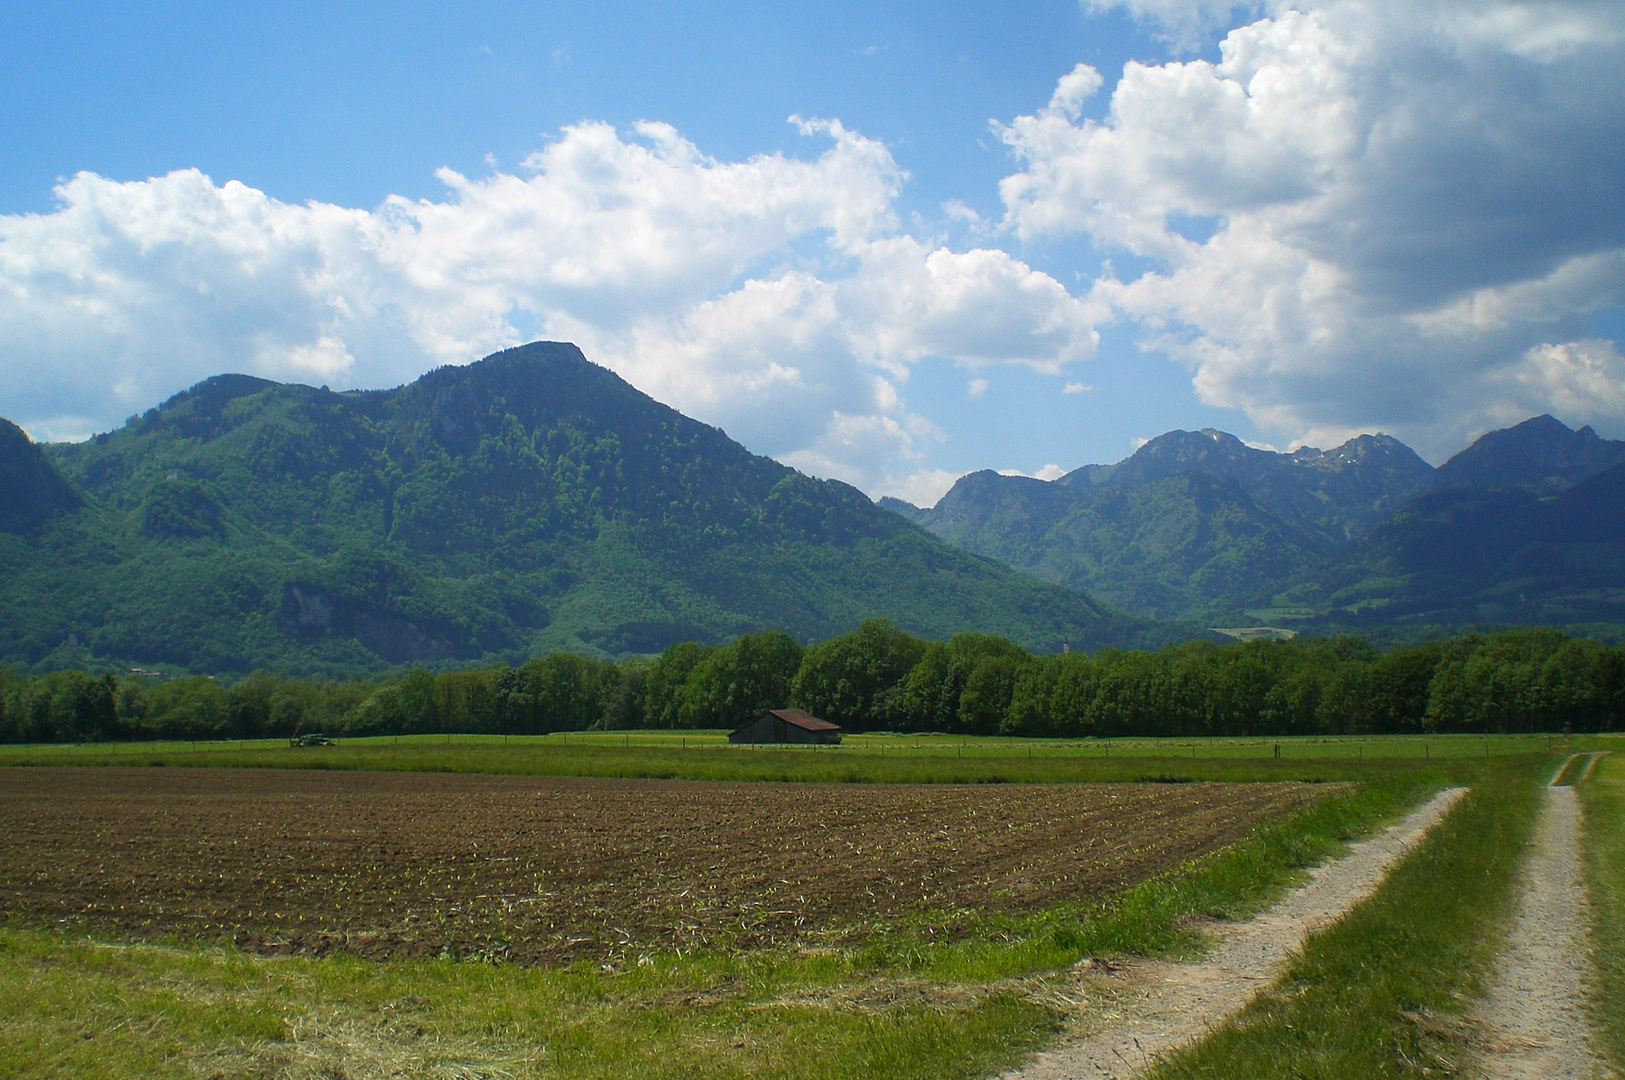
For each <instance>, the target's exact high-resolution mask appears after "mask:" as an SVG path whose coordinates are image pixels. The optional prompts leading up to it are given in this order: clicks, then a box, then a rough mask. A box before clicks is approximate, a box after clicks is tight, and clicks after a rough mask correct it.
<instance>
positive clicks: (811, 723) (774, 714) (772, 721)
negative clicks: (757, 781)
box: [728, 709, 841, 743]
mask: <svg viewBox="0 0 1625 1080" xmlns="http://www.w3.org/2000/svg"><path fill="white" fill-rule="evenodd" d="M728 741H729V742H731V743H838V742H840V741H841V728H840V725H839V724H832V723H830V722H829V721H828V720H820V719H818V717H816V716H814V715H812V714H811V713H805V712H802V711H801V710H800V709H769V710H768V711H767V712H765V713H763V714H762V715H761V716H758V717H757V718H756V719H754V720H752V721H751V722H750V723H748V724H746V725H745V726H744V727H742V728H740V729H739V730H738V731H735V732H734V733H733V734H731V735H729V736H728Z"/></svg>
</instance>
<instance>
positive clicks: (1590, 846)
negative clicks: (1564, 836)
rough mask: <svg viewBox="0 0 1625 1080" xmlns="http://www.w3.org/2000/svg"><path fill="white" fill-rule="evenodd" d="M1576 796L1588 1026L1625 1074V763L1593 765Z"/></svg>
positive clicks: (1612, 757)
mask: <svg viewBox="0 0 1625 1080" xmlns="http://www.w3.org/2000/svg"><path fill="white" fill-rule="evenodd" d="M1578 792H1579V796H1580V802H1581V805H1582V806H1583V807H1584V808H1585V833H1584V835H1583V836H1582V838H1581V843H1582V845H1583V848H1582V850H1583V855H1584V858H1585V869H1586V877H1587V884H1588V885H1589V886H1590V890H1591V943H1592V953H1591V956H1592V971H1593V977H1594V978H1595V979H1596V982H1595V984H1594V985H1593V986H1592V987H1591V988H1590V989H1591V1005H1592V1021H1593V1024H1594V1027H1595V1030H1596V1032H1597V1035H1598V1036H1599V1037H1600V1040H1601V1043H1602V1046H1601V1049H1602V1050H1603V1051H1604V1053H1605V1054H1606V1055H1607V1057H1608V1060H1609V1063H1610V1064H1612V1065H1613V1067H1614V1068H1615V1070H1617V1071H1621V1072H1625V759H1622V758H1621V757H1620V755H1619V754H1617V753H1615V754H1609V755H1608V756H1607V757H1605V758H1603V759H1601V760H1600V761H1598V762H1597V767H1596V769H1595V770H1594V771H1593V772H1592V774H1591V777H1590V779H1588V780H1587V781H1586V782H1585V783H1583V784H1581V785H1580V786H1579V788H1578Z"/></svg>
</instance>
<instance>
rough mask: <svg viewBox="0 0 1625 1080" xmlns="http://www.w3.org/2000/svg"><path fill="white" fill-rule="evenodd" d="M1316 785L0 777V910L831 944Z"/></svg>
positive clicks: (1146, 863)
mask: <svg viewBox="0 0 1625 1080" xmlns="http://www.w3.org/2000/svg"><path fill="white" fill-rule="evenodd" d="M1325 790H1326V788H1324V787H1319V788H1317V787H1312V786H1310V785H1305V784H1295V783H1281V784H1204V783H1190V784H1132V785H1131V784H1066V785H1054V786H1050V785H1026V784H1008V785H979V786H954V785H920V786H915V785H901V784H896V785H858V784H831V785H822V784H754V783H698V782H684V781H664V780H602V779H558V778H546V777H518V776H477V775H475V776H471V775H456V774H441V773H383V772H375V773H368V772H295V771H290V770H281V769H273V770H264V771H256V770H243V769H218V770H216V769H139V768H113V769H45V768H32V769H30V768H21V769H0V917H4V918H6V919H10V920H15V921H21V922H32V923H39V922H52V923H54V922H56V921H57V920H62V919H66V920H69V921H73V922H77V921H80V920H85V921H88V922H89V923H90V924H91V925H93V926H100V927H104V928H107V929H116V930H118V931H122V932H126V933H133V934H136V935H138V936H154V935H168V934H174V935H179V936H182V937H186V938H191V939H199V938H201V939H231V940H235V941H237V942H238V943H239V944H241V945H243V946H245V947H248V948H252V949H257V950H261V951H270V952H318V953H319V952H330V951H348V952H354V953H358V954H361V955H364V956H374V957H386V956H400V955H421V954H426V953H439V952H442V951H446V950H449V951H452V952H454V953H457V954H471V953H481V952H483V953H488V954H492V955H499V956H505V957H508V958H511V959H515V960H520V961H523V962H530V963H534V962H544V961H548V962H550V961H556V960H562V959H567V958H571V957H577V956H605V955H614V954H616V953H619V952H624V951H629V950H632V949H635V948H647V947H651V946H657V945H658V946H667V947H669V946H673V945H683V944H694V943H700V942H707V941H710V942H730V943H735V944H757V943H766V942H785V941H795V940H799V941H805V942H809V943H811V942H817V941H832V940H841V939H849V938H850V937H851V936H852V935H854V934H860V933H861V932H862V927H863V926H864V924H865V923H872V922H873V921H874V920H875V919H877V918H878V919H886V918H893V917H896V916H900V915H904V914H906V913H908V912H909V911H911V910H919V909H922V908H931V909H958V908H979V909H982V910H989V909H993V910H1007V911H1012V910H1020V909H1023V908H1029V907H1034V906H1040V905H1044V904H1047V903H1052V902H1055V901H1057V900H1060V899H1085V898H1087V897H1089V896H1091V895H1099V894H1101V893H1105V892H1109V891H1112V890H1115V889H1118V888H1120V887H1122V886H1124V885H1127V884H1130V883H1133V882H1135V881H1138V880H1142V879H1144V878H1145V877H1147V876H1149V875H1151V874H1154V873H1156V872H1157V871H1159V870H1162V869H1165V868H1167V867H1169V866H1172V865H1175V864H1178V863H1179V862H1182V861H1183V860H1185V859H1188V858H1190V857H1191V856H1193V855H1197V854H1200V853H1202V852H1206V851H1210V850H1212V849H1213V848H1215V847H1218V846H1220V845H1222V844H1224V843H1227V842H1229V841H1231V840H1234V839H1236V838H1237V837H1239V836H1240V835H1241V834H1242V833H1243V832H1245V831H1246V829H1247V828H1248V827H1249V826H1250V825H1252V824H1253V823H1255V822H1257V821H1259V820H1260V819H1263V818H1268V817H1272V816H1275V815H1279V814H1283V813H1285V812H1287V811H1289V810H1292V809H1294V808H1296V807H1299V806H1301V805H1303V804H1305V803H1307V802H1309V801H1310V800H1311V799H1313V798H1314V797H1315V795H1316V794H1317V793H1319V792H1324V791H1325Z"/></svg>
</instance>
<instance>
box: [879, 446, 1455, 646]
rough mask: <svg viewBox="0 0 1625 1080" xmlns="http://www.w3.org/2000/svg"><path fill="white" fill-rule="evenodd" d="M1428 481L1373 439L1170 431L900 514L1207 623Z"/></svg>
mask: <svg viewBox="0 0 1625 1080" xmlns="http://www.w3.org/2000/svg"><path fill="white" fill-rule="evenodd" d="M1432 473H1433V469H1432V467H1431V466H1430V465H1428V464H1427V462H1425V461H1423V460H1422V459H1421V458H1420V457H1418V456H1417V455H1416V454H1415V453H1414V452H1413V451H1412V450H1411V449H1410V448H1409V447H1407V446H1405V445H1404V444H1403V443H1401V442H1399V440H1397V439H1394V438H1391V437H1389V436H1385V435H1363V436H1360V437H1359V438H1357V439H1352V440H1350V441H1349V442H1348V443H1345V444H1344V445H1343V446H1340V447H1337V448H1336V449H1333V450H1327V451H1321V450H1315V449H1309V448H1306V449H1303V450H1299V451H1297V452H1296V453H1293V454H1279V453H1274V452H1272V451H1268V450H1259V449H1256V448H1254V447H1250V446H1247V445H1246V444H1245V443H1243V442H1242V441H1241V440H1240V439H1237V438H1236V437H1235V436H1233V435H1228V434H1225V433H1224V432H1220V431H1213V430H1205V431H1171V432H1169V433H1167V434H1166V435H1163V436H1160V437H1159V438H1156V439H1153V440H1151V441H1150V442H1148V443H1146V444H1145V445H1144V446H1142V447H1140V449H1139V450H1137V451H1136V452H1135V453H1134V454H1133V455H1132V456H1131V457H1129V458H1127V459H1125V460H1124V461H1121V462H1118V463H1117V464H1115V465H1086V466H1084V467H1083V468H1081V469H1076V470H1074V471H1073V472H1070V473H1068V474H1066V475H1065V476H1063V477H1061V478H1060V479H1058V480H1055V481H1054V482H1051V483H1045V482H1043V481H1039V480H1032V479H1029V478H1026V477H1010V476H1001V475H999V474H997V473H993V472H980V473H972V474H970V475H969V476H966V477H963V478H961V479H960V480H959V481H958V483H956V484H955V485H954V487H953V488H952V489H951V490H950V491H949V492H948V493H947V494H946V495H945V496H943V498H942V499H941V500H940V501H939V502H938V503H937V505H936V506H935V507H933V508H931V509H929V510H918V509H914V510H913V513H908V511H907V510H904V511H903V512H904V513H905V514H908V516H910V517H911V518H912V519H913V520H915V521H917V522H919V523H920V524H921V525H923V526H925V527H926V528H927V529H929V530H931V531H932V532H933V533H935V534H936V535H938V536H940V537H942V538H943V539H945V540H948V541H949V542H950V543H953V544H955V545H956V546H959V547H963V548H965V549H966V550H968V551H974V552H976V553H978V554H982V555H988V556H991V557H993V558H997V559H1000V560H1002V561H1005V562H1007V563H1009V564H1010V565H1012V566H1016V567H1019V568H1021V569H1023V570H1027V571H1028V572H1030V573H1033V574H1035V575H1036V576H1039V577H1042V578H1044V579H1046V580H1049V581H1055V582H1058V583H1060V584H1064V585H1067V586H1068V587H1070V588H1074V589H1078V590H1082V591H1086V592H1089V593H1091V594H1094V595H1098V596H1100V597H1102V598H1103V599H1107V600H1109V601H1110V602H1111V603H1114V604H1118V605H1121V606H1123V607H1126V608H1128V609H1129V610H1131V611H1137V612H1139V613H1141V614H1145V615H1155V616H1157V617H1164V618H1169V617H1187V618H1218V617H1222V616H1228V615H1230V614H1234V613H1238V612H1240V611H1241V610H1243V609H1245V608H1248V607H1252V606H1258V605H1262V604H1267V603H1269V602H1270V600H1271V598H1272V597H1274V596H1275V594H1276V593H1277V592H1279V591H1280V590H1281V589H1282V588H1285V587H1286V586H1287V585H1289V584H1291V583H1292V582H1294V581H1296V580H1298V579H1300V578H1301V577H1302V576H1303V575H1304V574H1306V573H1307V572H1309V570H1310V569H1311V568H1313V567H1314V566H1317V565H1319V564H1320V562H1321V561H1323V560H1324V559H1325V558H1326V557H1327V556H1329V555H1330V554H1331V553H1332V552H1334V551H1336V550H1337V548H1338V547H1339V546H1340V545H1341V544H1342V543H1344V542H1345V541H1346V540H1347V539H1348V537H1349V536H1351V535H1357V534H1358V533H1360V532H1363V531H1364V530H1366V529H1368V528H1370V527H1371V526H1372V525H1374V524H1375V523H1376V522H1377V521H1379V520H1381V519H1382V517H1383V516H1384V515H1385V514H1386V513H1388V512H1389V511H1390V510H1391V509H1392V508H1393V507H1395V506H1397V505H1400V504H1401V503H1403V502H1404V500H1406V499H1407V498H1409V497H1411V496H1412V495H1414V494H1416V493H1417V492H1420V491H1422V490H1425V489H1426V488H1427V487H1428V485H1429V484H1430V483H1431V478H1432ZM888 505H890V504H888ZM911 509H912V508H911Z"/></svg>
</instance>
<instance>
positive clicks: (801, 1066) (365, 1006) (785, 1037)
mask: <svg viewBox="0 0 1625 1080" xmlns="http://www.w3.org/2000/svg"><path fill="white" fill-rule="evenodd" d="M1473 768H1475V769H1482V768H1483V766H1481V765H1475V766H1473ZM1443 780H1444V777H1443V775H1442V774H1438V773H1435V774H1433V775H1431V776H1418V775H1412V774H1408V773H1407V774H1405V775H1403V776H1400V777H1398V778H1395V777H1385V778H1383V777H1378V778H1373V779H1372V780H1371V782H1369V783H1367V784H1364V785H1361V786H1359V787H1357V788H1353V789H1349V790H1344V791H1337V792H1332V793H1329V794H1328V797H1327V798H1325V799H1323V800H1320V801H1319V802H1317V803H1316V804H1315V805H1314V806H1312V807H1309V808H1306V809H1305V810H1303V811H1300V812H1299V813H1297V814H1294V815H1292V816H1290V817H1288V818H1285V819H1282V820H1280V821H1277V822H1273V823H1269V824H1266V825H1262V826H1260V827H1259V828H1257V829H1256V830H1254V831H1253V833H1252V834H1250V835H1249V836H1248V837H1247V838H1246V839H1245V840H1243V841H1242V842H1240V843H1238V844H1235V845H1232V846H1231V847H1230V848H1228V849H1226V850H1224V851H1222V852H1219V853H1216V854H1214V855H1211V856H1209V857H1207V858H1205V859H1203V860H1200V861H1198V862H1196V863H1194V864H1191V865H1189V866H1187V867H1184V868H1182V870H1181V871H1180V872H1177V873H1172V874H1167V875H1164V876H1162V877H1159V878H1157V879H1154V880H1151V881H1147V882H1143V883H1140V884H1139V885H1137V886H1134V887H1133V888H1131V889H1129V890H1127V891H1126V892H1124V893H1122V894H1119V895H1118V896H1117V897H1115V898H1111V899H1109V900H1107V901H1104V902H1101V903H1098V904H1094V905H1075V906H1070V907H1063V908H1055V909H1051V910H1048V911H1043V912H1037V913H1033V914H1030V915H1026V916H1022V917H1016V918H1003V919H993V918H990V917H986V916H981V915H979V914H977V913H975V912H956V913H930V914H922V915H920V916H919V917H917V918H915V919H911V920H908V921H906V922H905V923H903V924H900V925H895V926H886V927H875V928H874V932H873V934H872V935H871V936H870V938H869V939H868V941H867V942H866V943H864V944H862V945H859V946H857V947H854V948H851V949H844V950H831V951H827V952H819V953H803V952H791V951H785V950H761V951H755V952H741V953H725V952H720V951H714V952H705V953H699V954H687V955H682V956H679V955H675V954H659V955H649V956H644V957H638V958H635V959H634V960H632V962H631V963H629V965H628V966H626V967H624V968H621V969H615V970H604V969H602V968H599V967H597V966H594V965H590V964H578V965H575V966H572V967H569V968H564V969H545V968H528V969H527V968H520V967H517V966H514V965H488V964H479V963H457V962H451V961H405V962H392V963H384V964H375V963H367V962H363V961H358V960H353V959H347V958H342V957H341V958H331V959H320V960H315V959H298V958H264V957H252V956H245V955H242V954H240V953H237V952H234V951H231V950H224V949H214V948H195V947H194V948H188V947H180V946H169V947H165V946H152V945H122V944H113V945H109V944H98V943H95V942H93V941H90V940H87V939H85V938H84V937H82V936H76V935H73V934H70V933H67V932H63V931H55V932H52V931H41V930H35V929H24V928H13V929H10V930H5V931H0V1075H4V1076H12V1075H19V1076H20V1075H29V1076H62V1077H68V1076H73V1077H100V1076H132V1075H141V1076H154V1077H164V1076H195V1075H199V1074H201V1075H231V1076H238V1075H243V1076H258V1075H287V1076H296V1077H298V1076H311V1077H315V1076H335V1075H342V1076H348V1077H355V1078H361V1077H369V1076H387V1075H440V1074H444V1075H458V1076H469V1077H473V1076H498V1075H502V1076H513V1077H548V1078H553V1077H558V1078H576V1077H593V1078H596V1077H622V1076H630V1075H636V1076H639V1077H648V1078H651V1080H666V1078H677V1077H700V1076H705V1077H735V1076H738V1077H744V1076H752V1077H772V1078H781V1077H782V1078H786V1080H789V1078H807V1080H813V1078H841V1077H849V1076H850V1077H857V1076H863V1077H866V1078H867V1077H877V1076H884V1077H972V1076H985V1075H988V1074H989V1073H991V1072H995V1071H997V1070H998V1069H1000V1068H1003V1067H1005V1066H1008V1065H1011V1064H1014V1063H1015V1062H1016V1061H1018V1060H1019V1059H1020V1058H1021V1057H1023V1056H1024V1055H1025V1054H1026V1053H1027V1052H1028V1051H1029V1050H1030V1049H1032V1048H1034V1047H1036V1046H1038V1045H1041V1044H1043V1043H1045V1042H1047V1041H1050V1040H1051V1039H1052V1038H1053V1037H1054V1034H1055V1032H1056V1031H1057V1029H1058V1026H1059V1025H1060V1024H1061V1022H1062V1020H1063V1017H1062V1016H1061V1014H1059V1013H1057V1012H1056V1011H1054V1010H1053V1009H1052V1008H1050V1007H1049V1006H1048V1005H1046V1004H1045V1003H1044V1001H1043V999H1042V996H1041V995H1040V996H1038V997H1035V996H1033V995H1030V994H1028V993H1026V992H1025V991H1024V987H1023V985H1022V981H1021V978H1020V977H1022V976H1028V975H1031V974H1032V973H1034V972H1042V971H1046V970H1050V969H1055V968H1060V967H1064V966H1065V965H1067V964H1069V963H1071V962H1072V961H1074V960H1076V959H1078V958H1079V957H1081V956H1084V955H1100V954H1109V953H1136V954H1142V955H1184V954H1189V953H1190V952H1191V951H1192V950H1193V949H1195V948H1197V947H1198V946H1199V943H1198V942H1197V941H1196V940H1195V939H1194V937H1193V936H1192V935H1191V933H1190V932H1189V931H1188V930H1187V929H1185V921H1186V917H1187V916H1189V915H1192V914H1206V915H1219V916H1238V915H1244V914H1246V913H1248V912H1250V911H1253V910H1256V909H1257V908H1259V907H1261V906H1262V905H1264V904H1266V903H1267V902H1269V900H1271V899H1272V898H1273V897H1275V896H1276V895H1278V894H1279V893H1280V892H1281V890H1283V889H1284V888H1285V887H1286V886H1287V885H1289V884H1290V883H1291V882H1292V881H1293V880H1294V878H1295V877H1296V876H1297V875H1298V874H1299V873H1300V872H1301V869H1302V867H1304V866H1305V865H1307V864H1310V863H1313V862H1316V861H1319V860H1320V859H1322V858H1324V857H1325V856H1327V855H1328V854H1331V853H1332V852H1334V851H1335V850H1336V849H1337V848H1338V847H1339V845H1340V844H1341V843H1342V842H1343V841H1345V840H1346V839H1349V838H1352V837H1353V836H1356V835H1359V834H1361V833H1364V832H1366V831H1369V830H1370V829H1371V828H1372V827H1374V826H1375V825H1376V824H1377V823H1378V822H1380V821H1381V820H1383V819H1385V818H1388V817H1391V816H1392V815H1394V814H1396V813H1398V812H1400V811H1401V810H1403V809H1404V807H1405V806H1406V805H1407V804H1408V803H1410V802H1412V801H1414V800H1415V799H1417V798H1420V797H1422V796H1424V795H1426V794H1427V793H1428V792H1429V791H1430V790H1432V789H1433V788H1435V787H1437V786H1438V785H1439V784H1440V783H1441V782H1443Z"/></svg>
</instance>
